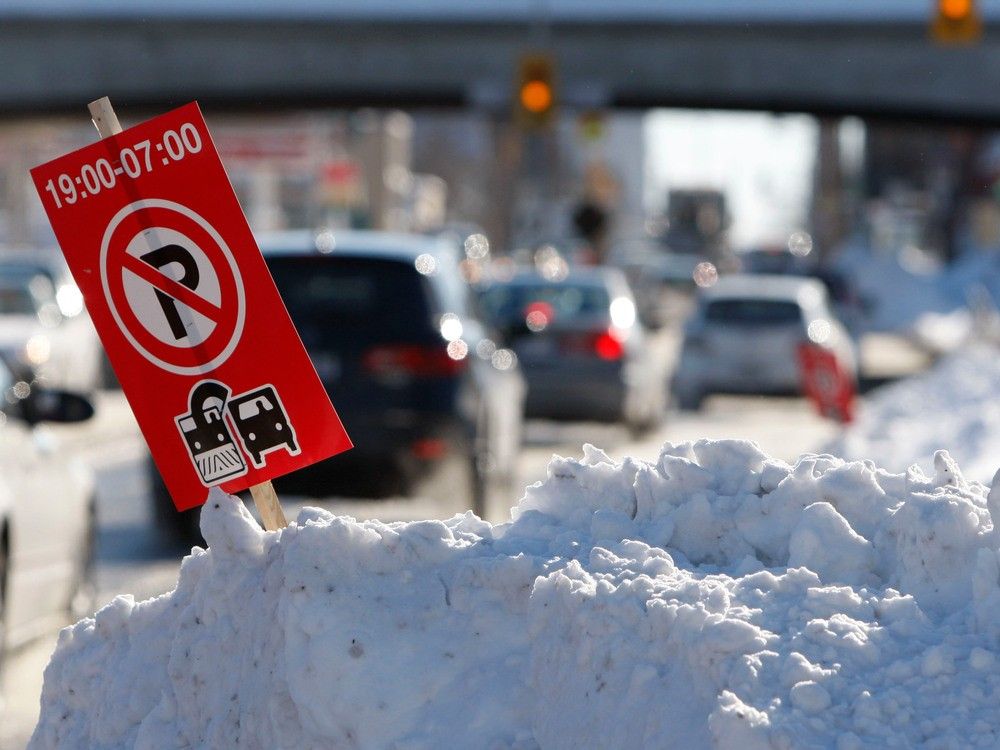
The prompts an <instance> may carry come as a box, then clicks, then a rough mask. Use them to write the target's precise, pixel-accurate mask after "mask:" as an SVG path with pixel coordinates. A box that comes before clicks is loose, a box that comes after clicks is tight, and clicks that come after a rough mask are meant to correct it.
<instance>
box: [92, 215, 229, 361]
mask: <svg viewBox="0 0 1000 750" xmlns="http://www.w3.org/2000/svg"><path fill="white" fill-rule="evenodd" d="M178 238H180V239H178ZM168 241H170V243H171V244H164V243H167V242H168ZM167 247H169V248H171V249H172V251H173V253H174V255H173V256H171V255H169V254H168V255H166V256H165V262H163V264H162V265H161V266H159V267H158V265H157V263H156V262H153V261H151V260H150V258H152V257H155V252H157V251H162V250H165V249H166V248H167ZM137 248H138V249H137ZM142 249H151V252H146V253H143V254H142V255H139V254H138V253H139V252H140V251H141V250H142ZM178 260H180V261H184V263H180V262H172V261H178ZM182 266H190V268H189V267H184V268H183V270H184V274H183V275H182V276H181V278H180V279H177V278H175V276H176V275H177V274H176V271H177V268H179V267H182ZM168 270H169V271H173V273H167V271H168ZM188 271H191V273H190V274H189V273H188ZM192 279H194V280H193V281H192ZM101 284H102V286H103V288H104V295H105V298H106V299H107V302H108V307H109V310H110V312H111V315H112V317H114V319H115V322H116V323H117V324H118V327H119V328H120V329H121V332H122V334H123V335H124V336H125V338H126V339H128V341H129V342H130V343H131V344H132V346H133V347H134V348H135V349H136V351H138V352H139V354H141V355H142V356H143V357H144V358H145V359H146V360H148V361H149V362H151V363H152V364H154V365H156V366H157V367H159V368H161V369H163V370H166V371H168V372H171V373H174V374H177V375H197V374H205V373H207V372H210V371H212V370H214V369H215V368H217V367H219V365H221V364H222V363H223V362H225V361H226V360H227V359H228V358H229V356H230V355H231V354H232V353H233V351H234V350H235V349H236V346H237V344H238V343H239V340H240V336H241V335H242V333H243V324H244V322H245V319H246V295H245V293H244V289H243V282H242V278H241V277H240V272H239V267H238V266H237V264H236V259H235V258H234V256H233V254H232V252H231V251H230V249H229V247H228V246H227V245H226V243H225V240H223V238H222V236H221V235H220V234H219V233H218V232H217V231H216V230H215V229H214V228H213V227H212V226H211V224H209V223H208V222H207V221H206V220H205V219H204V218H203V217H201V216H200V215H199V214H197V213H195V212H194V211H192V210H191V209H189V208H188V207H186V206H183V205H181V204H179V203H175V202H173V201H166V200H157V199H148V200H141V201H136V202H134V203H131V204H129V205H128V206H126V207H125V208H123V209H122V210H121V211H119V212H118V213H117V214H116V215H115V216H114V218H112V220H111V222H110V223H109V224H108V228H107V230H106V231H105V233H104V239H103V241H102V243H101ZM137 290H139V291H137ZM166 323H171V324H172V325H173V326H175V327H174V328H172V330H173V333H174V336H173V339H174V340H171V338H172V337H171V336H170V335H165V334H164V329H165V324H166Z"/></svg>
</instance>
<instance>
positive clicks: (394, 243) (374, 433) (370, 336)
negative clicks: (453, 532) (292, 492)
mask: <svg viewBox="0 0 1000 750" xmlns="http://www.w3.org/2000/svg"><path fill="white" fill-rule="evenodd" d="M260 245H261V250H262V251H263V253H264V258H265V260H266V261H267V265H268V268H269V269H270V270H271V274H272V276H273V277H274V281H275V283H276V284H277V286H278V291H279V292H280V293H281V296H282V298H283V299H284V300H285V305H286V306H287V307H288V312H289V314H290V315H291V317H292V321H293V322H294V323H295V326H296V328H297V329H298V332H299V335H300V336H301V337H302V341H303V343H304V344H305V347H306V350H307V351H308V352H309V354H310V357H311V358H312V360H313V364H314V365H315V366H316V370H317V372H318V373H319V376H320V379H321V380H322V381H323V383H324V385H325V386H326V387H327V389H328V391H329V392H330V395H331V397H332V398H333V402H334V405H335V406H336V408H337V412H338V414H339V415H340V417H341V419H342V420H343V422H344V425H345V427H346V428H347V431H348V434H350V436H351V439H352V441H353V442H354V446H355V447H354V449H353V450H351V451H349V452H348V454H346V455H345V457H344V461H339V460H338V459H334V460H333V461H334V462H336V463H332V462H331V463H330V464H329V465H321V466H318V467H316V471H315V473H317V474H321V475H330V474H336V473H337V472H339V469H337V467H338V466H340V465H341V463H342V462H346V461H351V462H364V463H366V464H367V465H369V466H375V467H377V468H376V469H375V471H376V472H377V474H378V476H380V477H383V478H386V479H392V480H394V483H395V486H394V487H391V489H392V490H395V491H400V492H402V493H404V494H408V493H411V492H414V491H419V489H418V488H419V485H420V484H422V483H423V480H425V479H427V478H429V477H430V476H432V475H433V474H434V473H435V470H436V469H441V468H443V467H444V465H445V464H446V463H448V462H456V461H457V463H459V464H460V465H462V466H463V467H465V468H467V469H468V470H469V471H468V473H470V475H471V476H470V480H471V486H470V488H471V491H472V496H473V498H474V504H475V505H476V509H477V510H480V511H481V510H482V507H481V499H482V496H483V495H484V493H485V491H486V485H487V484H488V482H489V481H490V479H493V478H503V479H508V478H510V477H512V476H513V473H514V469H515V461H516V459H517V455H518V452H519V449H520V444H521V419H522V413H523V409H522V403H523V400H524V382H523V379H522V378H521V376H520V373H519V371H518V368H517V366H516V361H515V360H514V358H513V357H509V356H503V353H501V354H500V356H497V354H498V353H497V351H496V345H495V343H494V342H492V341H491V340H490V339H488V338H487V337H486V333H485V330H484V328H483V326H482V324H481V322H480V321H479V320H477V318H476V317H475V315H474V314H473V309H472V307H471V306H470V290H469V287H468V285H467V284H466V283H465V281H464V279H463V278H462V275H461V273H460V270H459V262H460V260H461V258H462V257H463V254H462V250H461V248H460V246H459V245H457V244H455V243H454V242H450V241H448V239H447V238H443V237H439V238H434V237H422V236H418V235H406V234H393V233H387V232H349V231H345V232H336V233H330V232H323V233H320V234H319V235H316V234H315V233H312V232H308V231H299V232H287V233H276V234H271V235H265V236H263V237H261V238H260ZM309 472H310V470H309V469H306V470H305V472H304V473H306V474H308V473H309ZM455 489H456V488H454V487H452V488H450V491H452V492H453V491H455Z"/></svg>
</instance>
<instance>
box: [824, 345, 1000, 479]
mask: <svg viewBox="0 0 1000 750" xmlns="http://www.w3.org/2000/svg"><path fill="white" fill-rule="evenodd" d="M945 446H947V447H948V450H949V452H950V453H951V455H952V456H953V457H954V458H955V460H956V461H958V463H959V464H960V465H961V466H962V467H963V468H964V470H965V472H966V474H967V475H968V476H970V477H973V478H975V479H978V480H980V481H989V480H990V479H991V478H992V477H993V473H994V472H995V471H996V470H997V466H998V464H1000V352H998V350H997V349H996V347H992V346H989V345H979V346H972V347H968V348H966V349H963V350H961V351H960V352H957V353H955V354H952V355H949V356H948V357H946V358H944V359H942V360H940V361H939V362H938V363H937V364H936V365H935V366H934V367H933V368H932V369H930V370H929V371H927V372H925V373H922V374H920V375H917V376H914V377H911V378H907V379H906V380H901V381H899V382H897V383H893V384H892V385H888V386H885V387H884V388H880V389H879V390H877V391H876V392H875V393H874V394H873V395H872V396H870V397H869V398H867V399H866V400H865V402H864V406H863V408H862V410H861V412H860V415H859V418H858V420H857V422H855V423H854V424H853V425H851V426H850V427H849V428H848V429H847V430H845V431H844V432H843V433H842V435H841V436H840V437H839V438H838V439H837V440H836V441H834V442H833V443H832V444H830V445H828V446H827V447H826V449H825V450H826V451H827V452H829V453H832V454H833V455H836V456H842V457H844V458H850V459H860V458H868V459H871V460H873V461H875V463H877V464H878V465H879V466H882V467H885V468H887V469H889V470H891V471H903V470H904V469H906V468H907V467H908V466H910V465H911V464H914V463H919V464H921V465H922V466H924V467H929V466H930V463H931V460H932V458H933V456H934V453H935V451H937V450H938V449H940V448H942V447H945Z"/></svg>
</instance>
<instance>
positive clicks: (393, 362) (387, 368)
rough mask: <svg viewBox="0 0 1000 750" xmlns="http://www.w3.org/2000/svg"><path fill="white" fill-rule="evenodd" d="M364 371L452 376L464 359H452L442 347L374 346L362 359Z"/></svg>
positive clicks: (406, 374) (457, 371)
mask: <svg viewBox="0 0 1000 750" xmlns="http://www.w3.org/2000/svg"><path fill="white" fill-rule="evenodd" d="M361 363H362V366H363V367H364V369H365V371H366V372H368V373H369V374H371V375H376V376H383V377H385V376H390V377H391V376H393V375H402V376H408V377H414V378H441V377H452V376H454V375H457V374H458V373H460V372H462V370H464V369H465V366H466V360H465V358H462V359H453V358H452V357H451V356H449V354H448V350H447V349H446V348H445V347H444V346H440V345H433V344H429V345H427V344H425V345H421V344H388V345H385V346H374V347H372V348H371V349H369V350H368V351H367V352H365V354H364V356H363V357H362V358H361Z"/></svg>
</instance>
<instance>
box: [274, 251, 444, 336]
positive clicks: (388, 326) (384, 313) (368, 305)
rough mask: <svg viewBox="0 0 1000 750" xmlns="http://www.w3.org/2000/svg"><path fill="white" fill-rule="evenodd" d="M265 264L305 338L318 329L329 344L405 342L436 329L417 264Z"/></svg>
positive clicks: (321, 260)
mask: <svg viewBox="0 0 1000 750" xmlns="http://www.w3.org/2000/svg"><path fill="white" fill-rule="evenodd" d="M266 260H267V265H268V267H269V268H270V269H271V275H272V276H273V277H274V282H275V284H276V285H277V287H278V291H279V292H280V293H281V297H282V299H283V300H284V301H285V306H286V307H287V308H288V312H289V314H290V315H291V316H292V321H293V322H294V323H295V325H296V327H297V328H298V329H299V332H300V334H302V336H303V339H306V338H308V337H307V332H309V333H313V334H315V332H317V331H319V332H321V334H322V336H323V338H326V339H329V340H343V339H348V338H358V337H360V338H367V339H372V338H377V339H380V340H386V339H393V338H395V339H400V340H406V339H407V338H412V337H413V335H414V334H415V333H425V332H426V331H427V330H428V329H430V327H431V315H430V308H429V304H428V299H427V289H426V286H425V284H424V281H423V279H422V278H421V277H420V275H419V274H418V273H417V271H416V269H415V268H414V267H413V265H412V264H409V263H400V262H398V261H393V260H383V259H368V258H337V257H308V258H303V257H280V256H278V257H268V258H266ZM306 345H307V346H308V345H309V342H308V341H307V342H306Z"/></svg>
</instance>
